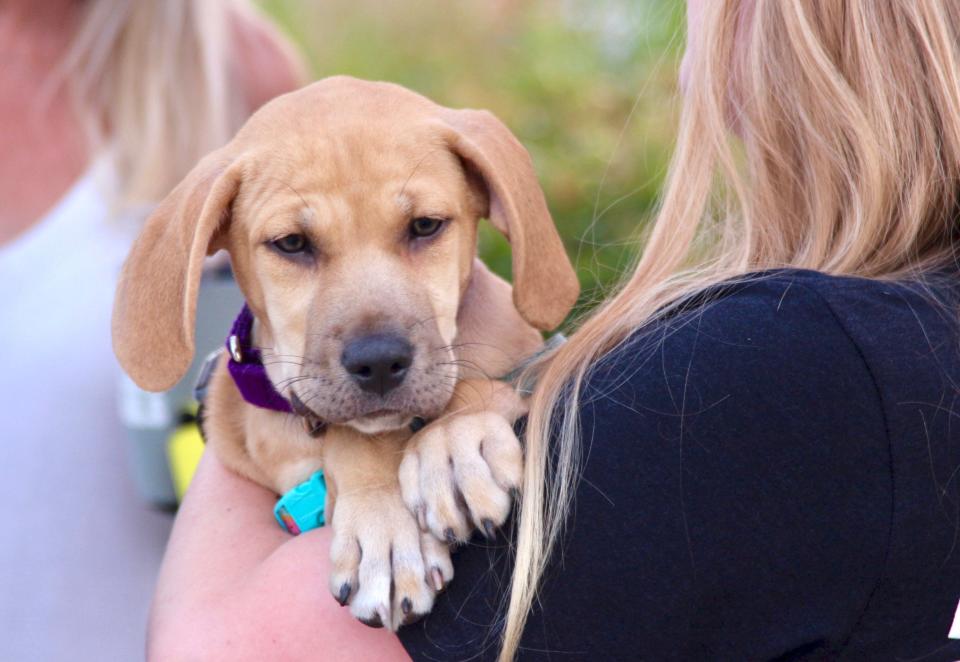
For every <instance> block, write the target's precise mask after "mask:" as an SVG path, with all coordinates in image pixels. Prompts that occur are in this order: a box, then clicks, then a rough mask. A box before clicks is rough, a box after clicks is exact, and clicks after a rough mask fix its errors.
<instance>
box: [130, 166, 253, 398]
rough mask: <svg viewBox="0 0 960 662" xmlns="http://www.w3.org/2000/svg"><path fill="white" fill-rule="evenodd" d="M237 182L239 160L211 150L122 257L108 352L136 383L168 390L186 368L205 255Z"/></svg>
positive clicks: (192, 346)
mask: <svg viewBox="0 0 960 662" xmlns="http://www.w3.org/2000/svg"><path fill="white" fill-rule="evenodd" d="M239 185H240V166H239V164H238V163H236V162H235V161H233V160H232V159H230V157H229V156H227V154H226V152H225V150H219V151H218V152H214V153H212V154H210V155H208V156H207V157H206V158H204V159H203V160H202V161H200V163H199V164H197V166H196V167H195V168H194V169H193V170H192V171H191V172H190V174H189V175H187V177H186V179H184V180H183V181H182V182H181V183H180V184H179V185H178V186H177V187H176V188H175V189H174V190H173V192H171V193H170V195H168V196H167V197H166V198H165V199H164V200H163V202H161V203H160V205H159V206H158V207H157V209H156V211H154V212H153V214H152V215H151V216H150V218H149V219H147V222H146V225H145V226H144V228H143V230H142V231H141V233H140V236H139V237H137V240H136V241H135V242H134V244H133V247H132V248H131V250H130V255H129V256H127V260H126V262H125V263H124V265H123V271H122V272H121V274H120V281H119V284H118V285H117V295H116V298H115V299H114V304H113V351H114V353H115V354H116V355H117V358H118V359H119V360H120V365H121V366H122V367H123V369H124V370H125V371H126V372H127V374H129V375H130V377H131V378H132V379H133V381H135V382H136V383H137V384H138V385H139V386H140V387H141V388H144V389H147V390H150V391H162V390H165V389H168V388H170V387H171V386H173V385H174V384H176V383H177V381H178V380H179V379H180V378H181V377H183V375H184V373H186V371H187V369H188V368H189V367H190V362H191V361H192V359H193V353H194V322H195V319H196V305H197V292H198V290H199V287H200V277H201V273H202V269H203V258H204V257H205V256H206V255H207V253H208V250H209V248H210V244H211V242H212V240H213V239H214V238H215V236H216V234H217V231H218V229H220V226H221V224H222V223H225V222H226V221H227V218H228V214H229V209H230V204H231V203H232V201H233V199H234V197H235V196H236V194H237V190H238V188H239Z"/></svg>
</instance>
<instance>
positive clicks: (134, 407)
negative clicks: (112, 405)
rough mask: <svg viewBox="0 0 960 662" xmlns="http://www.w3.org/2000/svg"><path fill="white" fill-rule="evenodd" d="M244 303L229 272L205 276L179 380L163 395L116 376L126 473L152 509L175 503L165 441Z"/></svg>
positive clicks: (123, 377) (214, 272)
mask: <svg viewBox="0 0 960 662" xmlns="http://www.w3.org/2000/svg"><path fill="white" fill-rule="evenodd" d="M243 303H244V300H243V295H242V294H241V293H240V290H239V289H238V288H237V285H236V283H235V282H234V281H233V278H232V277H231V276H230V273H229V270H216V271H212V272H209V273H206V274H204V277H203V280H202V281H201V283H200V295H199V300H198V303H197V335H196V342H197V347H196V354H195V355H194V357H193V363H192V364H191V365H190V370H189V371H188V372H187V374H186V375H185V376H184V378H183V379H182V380H180V382H179V383H178V384H177V385H176V386H174V387H173V388H172V389H170V390H169V391H166V392H164V393H150V392H148V391H144V390H143V389H141V388H139V387H138V386H137V385H136V384H134V383H133V381H132V380H131V379H130V378H129V377H127V376H126V375H123V376H122V378H121V381H120V388H119V394H118V395H119V400H118V404H119V413H120V420H121V421H122V422H123V424H124V426H125V427H126V428H127V433H128V438H129V440H130V443H129V446H128V449H129V452H128V456H129V461H130V471H131V473H132V475H133V478H134V482H135V483H136V486H137V490H138V491H139V492H140V495H141V496H142V497H143V498H144V500H146V501H147V502H148V503H150V504H152V505H155V506H157V507H161V508H171V507H174V506H175V505H176V503H177V499H176V496H175V494H174V491H173V483H172V481H171V478H170V465H169V461H168V460H167V442H168V441H169V439H170V435H171V434H172V433H173V431H174V429H176V427H177V423H178V422H179V420H180V416H181V414H182V412H183V411H184V410H186V409H187V408H188V407H189V405H190V403H191V402H192V401H193V385H194V383H195V382H196V380H197V375H198V373H199V371H200V367H201V366H202V364H203V361H204V359H206V357H207V355H208V354H209V353H210V352H212V351H213V350H215V349H217V348H218V347H222V346H223V343H224V341H225V340H226V337H227V335H228V334H229V333H230V326H231V324H233V320H234V318H235V317H236V316H237V313H239V312H240V309H241V308H242V307H243Z"/></svg>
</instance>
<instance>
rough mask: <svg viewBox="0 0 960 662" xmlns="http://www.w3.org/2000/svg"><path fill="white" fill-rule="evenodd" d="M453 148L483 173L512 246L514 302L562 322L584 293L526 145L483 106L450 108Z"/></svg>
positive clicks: (498, 223) (444, 115)
mask: <svg viewBox="0 0 960 662" xmlns="http://www.w3.org/2000/svg"><path fill="white" fill-rule="evenodd" d="M441 119H442V120H443V121H444V123H445V124H447V125H448V126H449V127H450V128H452V129H453V134H452V138H451V139H450V140H451V148H452V149H453V151H454V152H455V153H456V154H458V155H459V156H460V158H461V159H463V160H464V161H465V162H467V164H468V165H469V166H471V167H473V168H474V169H475V170H476V171H477V172H478V173H479V174H480V176H481V177H482V178H483V181H484V183H485V185H486V188H487V197H488V200H489V209H488V213H487V216H488V218H489V219H490V222H491V223H493V225H494V226H495V227H496V228H497V229H498V230H500V232H502V233H503V234H504V235H505V236H506V237H507V239H509V241H510V244H511V247H512V251H513V302H514V305H515V306H516V307H517V310H518V311H520V314H521V315H522V316H523V318H524V319H525V320H526V321H527V322H529V323H530V324H532V325H533V326H535V327H537V328H538V329H542V330H548V329H553V328H555V327H556V326H558V325H559V324H560V323H561V322H562V321H563V320H564V318H565V317H566V316H567V313H569V312H570V309H571V308H572V307H573V304H574V303H576V300H577V295H578V294H579V293H580V284H579V282H578V281H577V275H576V273H574V271H573V267H572V266H571V265H570V261H569V259H568V258H567V253H566V251H565V250H564V247H563V242H562V241H561V240H560V236H559V235H558V234H557V229H556V226H555V225H554V224H553V219H552V218H551V217H550V211H549V210H548V209H547V202H546V200H545V199H544V197H543V191H542V190H541V188H540V184H539V182H538V181H537V175H536V172H535V171H534V169H533V162H532V161H531V159H530V155H529V154H528V153H527V150H526V149H525V148H524V147H523V145H521V144H520V141H518V140H517V139H516V138H515V137H514V135H513V134H512V133H510V130H509V129H508V128H507V127H506V126H505V125H504V124H503V123H502V122H501V121H500V120H498V119H497V118H496V117H495V116H494V115H493V114H491V113H489V112H487V111H485V110H448V109H444V110H443V111H442V112H441Z"/></svg>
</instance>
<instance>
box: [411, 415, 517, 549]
mask: <svg viewBox="0 0 960 662" xmlns="http://www.w3.org/2000/svg"><path fill="white" fill-rule="evenodd" d="M522 471H523V453H522V451H521V448H520V442H519V440H518V439H517V436H516V435H515V434H514V432H513V427H512V426H511V425H510V423H509V422H508V421H507V419H505V418H504V417H503V416H501V415H499V414H497V413H494V412H479V413H474V414H459V415H454V416H451V417H450V418H449V419H445V420H440V421H436V422H435V423H433V424H431V425H429V426H428V427H426V428H424V429H423V430H421V431H420V432H419V433H418V434H417V436H416V437H414V438H413V439H412V440H411V441H410V443H409V445H408V447H407V450H406V451H405V454H404V458H403V461H402V463H401V464H400V488H401V491H402V493H403V500H404V503H406V504H407V507H408V508H409V509H410V511H411V512H413V513H416V515H417V519H418V522H419V525H420V528H421V529H422V530H429V531H430V532H432V533H433V535H434V536H436V537H437V538H438V539H440V540H445V541H447V542H450V543H453V542H457V541H463V540H466V539H467V538H469V536H470V532H471V531H472V529H473V528H474V527H476V528H477V529H479V530H480V531H481V532H482V533H483V534H484V535H485V536H486V537H488V538H492V537H493V535H494V533H495V530H496V528H497V527H499V526H500V525H502V524H503V523H504V521H506V519H507V516H508V515H509V514H510V491H511V490H512V489H516V488H518V487H519V486H520V478H521V472H522Z"/></svg>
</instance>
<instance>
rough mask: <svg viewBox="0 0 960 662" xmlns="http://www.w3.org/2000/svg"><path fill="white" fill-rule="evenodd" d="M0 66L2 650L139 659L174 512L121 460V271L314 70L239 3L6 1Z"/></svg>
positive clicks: (1, 7) (31, 656)
mask: <svg viewBox="0 0 960 662" xmlns="http://www.w3.org/2000/svg"><path fill="white" fill-rule="evenodd" d="M0 61H2V62H3V66H2V67H0V439H2V446H0V448H2V455H0V521H2V522H3V526H4V531H5V533H2V534H0V624H2V626H0V629H2V633H0V659H3V660H59V659H69V660H131V659H137V658H140V657H142V656H143V650H144V647H143V646H144V644H143V640H144V628H145V621H146V615H147V608H148V604H149V599H150V594H151V592H152V589H153V583H154V580H155V575H156V570H157V567H158V565H159V562H160V558H161V555H162V552H163V546H164V544H165V541H166V536H167V534H168V531H169V526H170V518H169V516H168V515H167V514H165V513H162V512H157V511H155V510H151V509H149V508H148V507H147V506H146V505H145V504H143V502H142V501H141V500H140V499H139V498H138V497H137V494H136V492H135V490H134V487H133V483H132V481H131V478H130V475H129V472H128V469H127V467H128V462H127V458H126V457H125V452H126V449H125V433H124V431H123V429H122V427H121V425H120V423H119V420H118V417H117V414H116V411H117V396H116V392H115V391H116V384H117V378H118V369H117V367H116V363H115V360H114V358H113V354H112V351H111V348H110V310H111V304H112V299H113V292H114V284H115V278H116V275H117V272H118V269H119V267H120V264H121V262H122V260H123V258H124V256H125V255H126V251H127V248H128V245H129V242H130V241H131V239H132V237H133V236H134V235H135V234H136V232H137V230H138V229H139V223H140V221H141V220H142V218H143V215H144V213H145V211H146V210H147V209H149V207H150V205H151V204H152V203H153V202H154V201H156V200H158V199H159V198H160V197H162V196H163V195H164V194H165V193H166V192H167V191H168V190H169V189H170V188H171V187H172V186H173V185H174V184H175V183H176V182H177V181H178V180H179V179H180V178H181V177H182V176H183V175H184V174H185V172H186V171H187V170H188V169H189V168H190V166H192V165H193V163H194V162H195V161H196V160H197V159H198V158H199V157H201V156H202V155H203V154H205V153H206V152H207V151H209V150H211V149H213V148H215V147H217V146H219V145H220V144H222V143H223V142H225V141H226V140H227V139H228V138H229V137H230V135H232V133H233V131H234V130H235V129H236V128H237V127H238V125H239V124H240V123H241V122H242V120H243V119H244V118H245V117H246V115H248V114H249V113H250V112H251V111H252V110H254V109H255V108H256V107H257V106H259V105H260V104H262V103H263V102H265V101H267V100H268V99H270V98H271V97H273V96H275V95H276V94H279V93H282V92H285V91H287V90H289V89H292V88H294V87H296V86H297V84H298V83H299V82H300V81H301V79H302V75H301V68H300V67H299V65H298V63H297V60H296V57H295V56H294V54H293V52H292V51H291V50H290V49H289V47H288V46H287V45H286V44H285V42H284V41H283V40H282V39H281V38H280V36H279V35H278V34H277V33H276V32H275V31H274V30H273V29H272V27H271V26H270V25H269V24H268V23H267V22H266V21H264V20H263V19H262V18H261V17H259V16H258V15H256V14H255V13H253V12H252V11H251V10H250V9H249V8H248V7H246V6H245V5H244V4H241V2H239V1H230V0H216V1H214V0H203V2H196V1H193V0H137V1H136V2H131V1H129V0H88V1H86V2H79V1H78V0H44V1H43V2H36V1H35V0H5V1H4V2H3V3H0Z"/></svg>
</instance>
